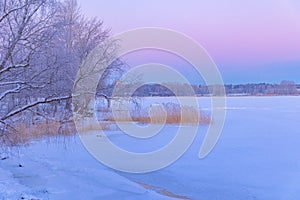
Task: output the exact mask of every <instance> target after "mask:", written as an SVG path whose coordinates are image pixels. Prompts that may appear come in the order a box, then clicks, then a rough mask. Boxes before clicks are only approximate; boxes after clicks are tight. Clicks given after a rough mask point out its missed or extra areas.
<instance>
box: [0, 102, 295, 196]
mask: <svg viewBox="0 0 300 200" xmlns="http://www.w3.org/2000/svg"><path fill="white" fill-rule="evenodd" d="M165 100H166V99H165ZM165 100H163V99H157V98H152V99H151V98H148V99H146V101H147V102H144V103H145V104H148V105H149V104H151V102H152V103H159V102H161V101H165ZM167 100H168V101H170V98H169V99H168V98H167ZM199 102H200V105H201V107H202V108H205V109H206V110H207V111H208V112H209V106H210V103H209V98H199ZM223 109H226V110H227V118H226V123H225V126H224V130H223V132H222V135H221V138H220V140H219V142H218V144H217V145H216V147H215V148H214V150H213V151H212V152H211V154H209V156H208V157H206V158H205V159H202V160H199V159H198V152H199V148H200V146H201V143H202V141H203V137H204V135H205V133H206V130H207V126H200V127H199V131H198V135H197V138H196V139H195V141H194V143H193V144H192V146H191V147H190V149H189V150H188V151H187V152H186V153H185V154H184V155H183V156H182V157H181V158H180V159H179V160H178V161H177V162H175V163H174V164H172V165H171V166H169V167H167V168H165V169H163V170H159V171H157V172H152V173H147V174H128V173H121V172H117V171H115V170H112V169H110V168H107V167H105V166H104V165H102V164H101V163H100V162H98V161H97V160H95V159H94V158H93V157H92V156H91V155H90V154H89V153H88V152H87V151H86V150H85V148H84V147H83V146H82V144H81V143H80V140H79V139H78V137H77V136H74V137H68V138H63V137H62V138H52V139H51V140H50V141H49V140H43V141H39V142H37V141H36V142H33V143H32V144H31V145H29V146H28V147H25V148H22V149H21V157H20V158H18V156H14V155H10V157H9V159H5V160H0V199H13V200H14V199H21V198H22V197H23V198H24V199H174V198H177V199H179V198H181V199H184V198H190V199H197V200H198V199H199V200H201V199H204V200H207V199H222V200H223V199H228V200H229V199H230V200H231V199H272V200H273V199H287V200H294V199H295V200H297V199H300V192H299V191H300V117H299V116H300V98H299V97H230V98H228V99H227V107H226V108H223ZM176 130H177V127H176V126H171V125H168V126H166V127H165V128H164V129H163V130H162V132H161V133H160V134H158V135H157V136H154V137H153V138H151V139H149V140H142V139H134V138H131V137H129V136H128V135H126V134H123V133H122V132H121V131H110V132H107V137H109V138H110V140H111V141H112V142H114V143H115V144H117V145H118V146H120V147H122V148H124V149H127V150H129V151H133V152H147V151H153V150H155V149H157V148H161V147H162V146H164V144H166V143H167V142H168V141H170V140H171V139H172V137H174V135H175V134H176ZM14 152H15V151H12V154H13V153H14ZM19 162H21V163H22V165H24V167H18V164H19ZM124 162H125V161H124ZM142 186H144V187H142ZM170 194H172V195H170ZM168 195H169V197H168ZM170 196H173V198H171V197H170Z"/></svg>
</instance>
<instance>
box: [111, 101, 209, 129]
mask: <svg viewBox="0 0 300 200" xmlns="http://www.w3.org/2000/svg"><path fill="white" fill-rule="evenodd" d="M126 113H127V111H123V110H117V111H115V114H114V115H115V116H114V117H113V116H109V117H107V118H106V119H105V120H106V121H110V122H115V121H118V122H138V123H143V124H144V123H149V124H191V125H199V124H210V123H211V119H210V117H209V116H208V115H206V114H204V113H202V112H199V111H198V110H197V109H195V108H193V107H190V106H181V107H180V106H179V105H177V104H168V105H167V106H163V107H162V106H154V107H151V108H150V111H149V116H147V115H139V116H128V115H127V114H126Z"/></svg>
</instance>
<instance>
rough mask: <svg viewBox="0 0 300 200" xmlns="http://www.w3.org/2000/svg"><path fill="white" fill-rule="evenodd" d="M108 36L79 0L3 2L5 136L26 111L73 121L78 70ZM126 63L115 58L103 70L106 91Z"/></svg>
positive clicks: (0, 102) (0, 99)
mask: <svg viewBox="0 0 300 200" xmlns="http://www.w3.org/2000/svg"><path fill="white" fill-rule="evenodd" d="M108 36H109V30H107V29H104V26H103V22H102V21H101V20H99V19H97V18H91V19H89V18H86V17H85V16H84V15H82V14H81V12H80V9H79V7H78V6H77V3H76V1H75V0H65V1H63V2H61V1H56V0H0V106H1V111H0V122H1V124H2V125H1V127H0V128H1V129H2V130H3V131H2V134H4V132H5V129H6V128H5V127H8V126H13V121H15V120H16V117H17V116H22V115H21V114H24V113H26V112H30V113H35V114H38V115H39V116H44V117H47V118H49V113H51V112H52V113H54V115H53V117H57V116H55V112H57V111H60V112H59V115H60V116H61V118H63V119H64V120H69V118H70V117H71V106H70V99H71V95H72V88H73V85H74V81H75V76H76V74H77V70H78V68H79V66H80V64H81V63H82V62H83V61H84V60H85V58H86V57H87V55H88V54H89V52H90V51H91V50H92V49H94V48H95V47H96V46H98V45H100V44H104V42H105V41H106V40H107V38H108ZM112 45H114V44H112ZM111 53H112V52H111ZM103 56H104V57H105V56H110V55H103ZM122 65H123V62H121V61H120V60H117V61H115V62H113V64H111V65H110V66H109V67H108V68H107V69H106V70H105V73H104V74H105V76H104V77H102V83H101V84H100V85H101V86H103V88H104V87H106V86H107V84H106V83H105V82H107V81H105V79H107V78H108V77H109V74H111V72H116V71H118V70H119V69H120V68H121V66H122ZM105 95H106V96H107V97H108V95H107V94H105ZM42 105H44V107H43V109H42V110H41V106H42ZM21 118H22V117H21ZM23 118H24V117H23ZM0 136H1V133H0Z"/></svg>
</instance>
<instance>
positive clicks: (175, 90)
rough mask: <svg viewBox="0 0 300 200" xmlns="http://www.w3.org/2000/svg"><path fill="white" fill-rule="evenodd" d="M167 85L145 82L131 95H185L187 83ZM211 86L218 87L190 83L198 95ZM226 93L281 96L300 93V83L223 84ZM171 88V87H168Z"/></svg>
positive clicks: (207, 93) (207, 94) (208, 92)
mask: <svg viewBox="0 0 300 200" xmlns="http://www.w3.org/2000/svg"><path fill="white" fill-rule="evenodd" d="M165 85H167V86H168V87H165V86H162V85H160V84H146V85H143V86H142V87H140V88H138V89H137V90H136V91H135V93H134V94H133V96H175V94H176V95H177V96H187V95H189V94H188V92H187V91H188V89H187V87H190V86H189V85H185V84H174V83H168V84H165ZM213 87H220V86H216V85H210V86H206V85H192V88H193V89H194V91H195V94H197V95H198V96H209V95H211V92H210V91H212V88H213ZM224 87H225V91H226V94H227V95H228V96H241V95H244V96H247V95H249V96H250V95H253V96H281V95H283V96H284V95H295V96H298V95H300V84H295V83H294V82H293V81H282V82H281V83H280V84H270V83H257V84H255V83H251V84H237V85H233V84H227V85H224ZM169 88H171V89H172V91H171V89H169ZM213 95H218V94H217V93H215V94H213Z"/></svg>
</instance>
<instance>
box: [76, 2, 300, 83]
mask: <svg viewBox="0 0 300 200" xmlns="http://www.w3.org/2000/svg"><path fill="white" fill-rule="evenodd" d="M79 4H80V5H81V7H82V11H83V12H84V13H86V14H87V15H89V16H98V17H99V18H101V19H103V21H104V23H105V24H106V26H107V27H109V28H111V29H112V32H113V33H118V32H121V31H125V30H128V29H132V28H137V27H145V26H155V27H165V28H169V29H174V30H176V31H179V32H182V33H184V34H186V35H188V36H190V37H192V38H194V39H195V40H196V41H198V42H199V43H200V44H201V45H202V46H204V47H205V48H206V49H207V51H208V52H209V54H210V55H211V56H212V58H213V59H214V60H215V62H216V63H217V64H218V65H219V66H220V70H221V71H222V70H223V71H224V70H226V69H235V68H239V67H240V68H241V67H245V68H246V67H248V68H249V67H251V68H263V67H264V68H268V67H269V68H271V66H273V65H274V64H276V63H278V65H279V63H280V64H284V65H288V63H291V62H293V63H294V62H298V63H300V1H298V0H252V1H247V0H246V1H240V0H210V1H208V0H207V1H203V0H189V1H179V0H177V1H174V0H173V1H172V0H164V1H160V0H151V1H146V0H144V1H142V0H131V1H122V0H111V1H98V0H80V1H79ZM285 67H286V69H287V70H289V69H288V67H287V66H285ZM293 69H294V68H293ZM298 71H300V65H299V70H298ZM299 73H300V72H299ZM225 74H226V71H225ZM278 76H279V75H278ZM299 76H300V74H299ZM279 78H280V77H279ZM282 78H289V77H282Z"/></svg>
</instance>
